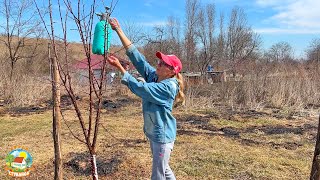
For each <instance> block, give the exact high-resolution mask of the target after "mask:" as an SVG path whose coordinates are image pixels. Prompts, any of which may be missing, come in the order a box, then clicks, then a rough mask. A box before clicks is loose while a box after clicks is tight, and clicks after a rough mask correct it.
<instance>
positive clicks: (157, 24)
mask: <svg viewBox="0 0 320 180" xmlns="http://www.w3.org/2000/svg"><path fill="white" fill-rule="evenodd" d="M167 23H168V22H167V21H152V22H140V23H139V24H141V25H142V26H147V27H154V26H165V25H167Z"/></svg>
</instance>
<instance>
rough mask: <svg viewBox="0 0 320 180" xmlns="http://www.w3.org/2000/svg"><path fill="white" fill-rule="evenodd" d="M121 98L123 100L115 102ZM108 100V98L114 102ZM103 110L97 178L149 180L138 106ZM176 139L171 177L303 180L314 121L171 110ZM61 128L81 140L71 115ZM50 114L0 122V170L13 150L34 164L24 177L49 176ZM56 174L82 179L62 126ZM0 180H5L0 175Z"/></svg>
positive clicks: (76, 150) (81, 153)
mask: <svg viewBox="0 0 320 180" xmlns="http://www.w3.org/2000/svg"><path fill="white" fill-rule="evenodd" d="M123 98H126V97H123ZM115 101H116V100H115ZM129 102H130V103H127V104H126V105H123V106H121V107H119V108H118V109H104V110H103V114H102V125H103V126H104V127H106V129H104V128H102V127H101V128H100V135H99V138H98V141H99V144H98V166H99V174H100V177H101V179H149V176H150V173H151V172H150V170H151V156H150V150H149V143H148V141H146V139H145V137H144V135H143V132H142V124H143V122H142V116H141V109H140V103H139V101H133V102H131V101H129ZM174 114H175V115H176V117H177V119H178V136H177V140H176V143H175V147H174V151H173V154H172V158H171V166H172V168H173V170H174V172H175V175H176V177H177V179H190V180H191V179H272V180H274V179H290V180H291V179H308V176H309V171H310V167H311V161H312V156H313V149H314V137H315V132H316V125H317V122H316V120H315V118H298V119H294V120H287V119H279V118H275V117H272V116H270V115H268V114H262V115H260V116H255V115H251V116H250V115H247V114H241V113H239V114H233V115H232V116H231V115H228V114H226V113H225V112H223V111H220V110H218V109H205V110H188V111H186V110H185V109H183V108H181V109H176V110H175V112H174ZM65 116H66V117H68V118H67V119H68V122H69V124H70V125H71V126H72V128H73V129H74V130H76V132H78V133H79V136H80V137H81V132H80V131H79V124H78V123H77V122H76V121H75V118H74V115H73V112H72V110H68V111H65ZM51 118H52V117H51V112H50V111H47V112H44V113H39V114H31V115H22V116H18V117H13V116H9V115H5V116H2V117H0V138H1V141H0V147H1V148H0V154H1V157H3V158H1V161H0V164H3V165H4V164H5V161H4V157H5V156H6V154H7V153H8V152H9V151H10V149H11V148H12V147H13V146H24V147H26V148H28V149H29V152H30V153H31V155H32V156H33V159H34V164H33V165H34V167H35V170H34V171H33V172H32V174H31V176H30V177H29V178H28V179H37V178H40V179H52V178H53V170H54V169H53V163H52V162H53V142H52V136H51ZM62 142H63V148H62V150H63V157H64V162H65V165H64V174H65V177H66V178H67V179H90V175H89V174H88V166H89V165H88V163H87V158H86V157H87V156H86V154H87V153H86V147H85V146H84V145H83V144H81V143H79V142H78V141H77V140H75V139H74V138H73V137H72V135H71V134H70V132H69V131H68V130H67V129H66V126H65V124H63V133H62ZM0 179H8V177H7V175H6V174H5V172H4V171H3V170H1V174H0Z"/></svg>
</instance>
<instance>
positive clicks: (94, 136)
mask: <svg viewBox="0 0 320 180" xmlns="http://www.w3.org/2000/svg"><path fill="white" fill-rule="evenodd" d="M34 1H35V0H34ZM57 2H58V10H56V11H53V10H52V2H51V0H49V1H48V3H49V4H48V9H49V16H50V26H49V27H50V28H49V29H46V30H47V34H48V36H49V38H50V40H51V44H52V51H53V54H54V58H56V59H57V66H58V70H59V74H60V79H61V83H62V84H61V86H62V87H64V89H65V91H66V92H67V94H68V96H69V98H70V99H71V101H72V104H73V106H74V111H75V114H76V116H77V119H78V122H79V125H80V127H81V130H82V131H81V132H82V135H83V136H82V137H81V136H80V135H79V134H78V133H77V132H74V131H72V129H71V128H70V126H69V125H68V123H66V125H67V127H68V129H69V130H70V132H71V134H72V135H73V137H74V138H76V139H77V140H79V141H80V142H82V143H83V144H84V145H85V146H86V147H87V149H88V151H89V153H90V157H91V158H90V162H91V167H92V178H93V179H95V180H96V179H98V172H97V163H96V153H97V146H96V144H97V140H98V133H99V124H100V118H101V108H102V97H103V92H104V91H103V87H104V84H105V83H106V58H107V56H108V53H107V51H106V53H105V54H104V61H103V62H101V68H102V70H101V73H100V74H99V77H97V76H96V75H95V74H94V73H93V69H92V66H93V64H92V63H91V42H92V30H93V19H94V15H95V7H96V1H95V0H93V1H91V2H88V1H86V2H84V1H81V0H78V1H76V2H75V1H72V2H71V0H63V2H62V1H61V0H58V1H57ZM37 9H38V12H39V15H40V17H41V19H42V22H43V24H44V26H45V27H47V24H46V21H45V20H44V19H45V17H43V15H42V14H41V12H40V9H39V8H38V6H37ZM64 9H65V11H64ZM54 13H58V16H59V17H60V22H54V20H53V16H54ZM70 21H73V22H74V24H75V25H76V30H77V33H78V35H79V37H80V39H81V42H82V47H83V51H84V54H85V56H86V57H87V63H88V69H87V72H88V77H87V79H88V89H89V90H88V92H84V93H85V95H86V96H88V99H89V102H88V104H87V106H86V107H85V108H80V106H79V103H80V102H79V99H78V98H77V94H76V93H75V87H74V85H73V78H72V73H73V71H72V69H71V66H72V64H71V63H70V56H69V48H70V47H69V42H68V35H69V34H68V32H69V28H70V27H69V26H70V24H71V22H70ZM56 28H59V29H61V30H62V32H63V36H62V37H59V36H57V34H58V33H56ZM57 38H58V39H59V40H56V39H57ZM108 38H109V37H108V35H106V37H105V40H106V41H107V40H108ZM61 113H62V112H61ZM86 116H87V117H86Z"/></svg>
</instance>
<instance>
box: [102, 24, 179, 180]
mask: <svg viewBox="0 0 320 180" xmlns="http://www.w3.org/2000/svg"><path fill="white" fill-rule="evenodd" d="M109 23H110V25H111V27H112V29H113V30H115V31H116V32H117V34H118V36H119V38H120V40H121V42H122V44H123V46H124V48H125V49H126V53H127V55H128V57H129V59H130V60H131V62H132V63H133V65H134V66H135V67H136V69H137V70H138V72H139V73H140V74H141V76H142V77H143V78H144V80H145V81H146V82H138V81H137V80H136V79H135V78H134V77H133V76H132V75H130V74H129V73H128V72H127V71H126V70H125V69H124V68H123V67H122V65H121V64H120V62H119V60H118V59H117V58H116V57H114V56H110V57H109V59H108V62H109V63H110V64H111V65H113V66H115V67H117V68H118V70H119V71H120V72H121V73H122V74H123V77H122V80H121V82H122V83H123V84H125V85H127V86H128V88H129V89H130V90H131V91H132V92H133V93H134V94H136V95H137V96H139V97H141V98H142V109H143V119H144V127H143V130H144V133H145V135H146V136H147V137H148V139H149V140H150V148H151V152H152V158H153V160H152V175H151V179H152V180H163V179H175V176H174V174H173V172H172V170H171V169H170V166H169V159H170V153H171V151H172V149H173V145H174V141H175V138H176V131H177V127H176V119H175V118H174V117H173V115H172V106H173V103H174V101H175V100H176V101H179V102H182V103H184V94H183V80H182V75H181V74H180V71H181V69H182V64H181V61H180V60H179V59H178V58H177V57H176V56H175V55H165V54H163V53H161V52H157V53H156V56H157V57H158V58H159V61H158V66H157V68H156V69H155V68H154V67H152V66H151V65H150V64H149V63H148V62H147V61H146V59H145V57H144V56H143V55H142V54H140V52H139V51H138V50H137V48H136V47H135V46H134V45H133V44H132V43H131V41H130V40H129V39H128V38H127V37H126V35H125V34H124V33H123V31H122V30H121V28H120V25H119V22H118V21H117V19H115V18H112V19H110V20H109Z"/></svg>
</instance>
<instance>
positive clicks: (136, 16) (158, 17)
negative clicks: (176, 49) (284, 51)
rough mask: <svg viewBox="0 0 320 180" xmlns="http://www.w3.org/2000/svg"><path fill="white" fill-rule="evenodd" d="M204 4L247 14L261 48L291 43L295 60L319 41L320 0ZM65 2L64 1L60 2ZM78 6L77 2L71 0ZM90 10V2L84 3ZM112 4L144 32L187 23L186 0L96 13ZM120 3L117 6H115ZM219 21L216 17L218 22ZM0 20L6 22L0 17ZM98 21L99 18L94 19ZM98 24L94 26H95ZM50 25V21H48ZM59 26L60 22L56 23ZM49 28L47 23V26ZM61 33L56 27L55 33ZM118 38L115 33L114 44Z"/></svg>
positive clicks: (102, 1) (152, 0) (141, 2)
mask: <svg viewBox="0 0 320 180" xmlns="http://www.w3.org/2000/svg"><path fill="white" fill-rule="evenodd" d="M36 1H37V2H38V4H39V5H40V6H41V5H44V6H45V5H47V3H48V1H47V0H36ZM199 1H200V2H201V3H202V4H203V5H206V4H209V3H211V4H212V3H213V4H214V5H215V9H216V15H217V16H218V15H219V14H220V13H223V14H224V15H225V18H226V21H227V19H228V16H229V15H230V14H231V10H232V9H233V8H234V7H239V8H242V9H243V10H244V12H245V14H246V17H247V20H248V25H249V26H251V28H252V29H253V30H254V31H255V32H256V33H258V34H259V35H260V37H261V39H262V48H263V49H265V50H267V49H269V48H270V47H271V46H272V45H273V44H276V43H278V42H288V43H289V44H290V45H291V46H292V47H293V50H294V52H295V56H296V57H304V56H305V50H306V49H307V48H308V46H309V45H310V43H311V41H312V40H313V39H316V38H318V39H319V38H320V12H319V11H320V0H199ZM52 2H53V11H54V13H55V16H54V21H56V22H59V21H60V20H59V17H58V3H57V0H52ZM61 2H63V1H61ZM71 2H72V3H73V5H77V1H76V0H71ZM83 2H85V3H86V4H85V5H86V6H87V7H90V2H91V1H90V0H83ZM112 2H113V5H115V8H114V10H113V12H112V17H116V18H117V19H118V20H119V21H120V24H123V23H125V22H134V23H135V24H137V25H140V26H142V27H143V28H144V30H146V31H148V30H151V29H152V27H154V26H155V25H165V24H166V22H167V19H168V17H169V16H174V17H176V18H178V19H179V20H180V22H181V23H183V22H184V21H185V4H186V2H185V0H96V3H97V5H98V6H97V8H96V12H102V11H104V7H105V6H106V5H107V6H110V5H111V3H112ZM116 2H117V4H115V3H116ZM217 19H218V18H216V21H218V20H217ZM0 20H2V21H4V19H3V18H1V17H0ZM95 21H96V22H98V17H96V18H95ZM96 22H95V23H96ZM47 23H49V22H48V19H47ZM71 23H73V24H74V22H70V23H69V22H68V25H69V30H70V33H69V34H70V36H69V37H70V40H71V41H74V42H80V38H79V36H76V33H74V32H75V31H73V32H72V29H75V28H76V27H75V25H72V24H71ZM56 24H58V23H56ZM47 26H48V24H47ZM59 30H60V31H61V27H60V28H56V32H58V31H59ZM116 39H118V38H117V37H116V34H115V33H113V38H112V41H111V42H112V43H113V42H115V40H116Z"/></svg>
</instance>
